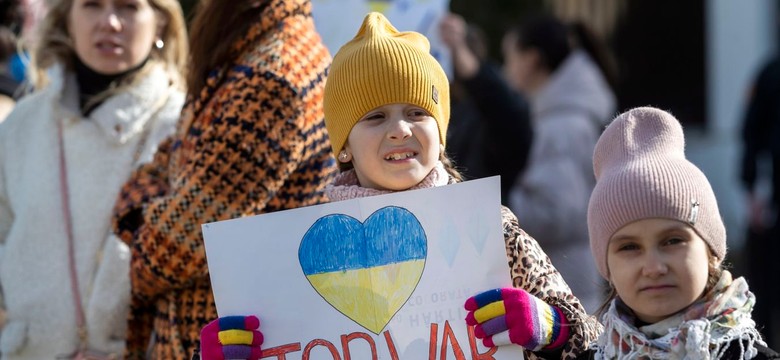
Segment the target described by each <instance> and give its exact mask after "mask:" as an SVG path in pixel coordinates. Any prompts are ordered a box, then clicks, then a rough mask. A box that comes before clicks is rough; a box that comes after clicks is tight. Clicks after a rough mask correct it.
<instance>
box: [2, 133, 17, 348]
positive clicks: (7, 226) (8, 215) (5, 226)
mask: <svg viewBox="0 0 780 360" xmlns="http://www.w3.org/2000/svg"><path fill="white" fill-rule="evenodd" d="M1 137H2V135H1V134H0V138H1ZM3 152H5V151H3ZM3 161H4V157H3V154H0V262H2V261H3V255H4V253H5V239H6V237H7V236H8V231H10V230H11V224H12V223H13V219H14V216H13V212H12V211H11V206H10V205H9V204H8V195H7V193H6V189H5V186H6V185H5V166H4V164H3ZM3 294H4V293H3V284H2V283H0V333H2V328H3V324H4V323H5V296H4V295H3Z"/></svg>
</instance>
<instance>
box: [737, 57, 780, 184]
mask: <svg viewBox="0 0 780 360" xmlns="http://www.w3.org/2000/svg"><path fill="white" fill-rule="evenodd" d="M778 81H780V59H776V60H773V61H772V62H770V63H769V64H767V65H765V66H764V67H763V68H762V69H761V71H760V72H759V74H758V76H757V77H756V80H755V83H754V84H753V89H752V91H751V96H750V99H749V100H748V104H747V110H746V112H745V118H744V120H743V127H742V143H743V145H744V149H743V153H742V168H741V169H740V171H741V174H740V179H741V180H742V185H743V186H744V188H745V189H746V190H748V191H749V192H752V191H753V187H754V185H755V182H756V177H757V172H758V162H759V157H760V155H761V154H762V153H764V152H766V151H768V150H769V145H770V144H771V141H772V136H773V131H772V125H773V123H774V122H775V121H778V119H777V116H778V115H779V114H780V107H779V106H778V105H777V97H778V95H780V85H778Z"/></svg>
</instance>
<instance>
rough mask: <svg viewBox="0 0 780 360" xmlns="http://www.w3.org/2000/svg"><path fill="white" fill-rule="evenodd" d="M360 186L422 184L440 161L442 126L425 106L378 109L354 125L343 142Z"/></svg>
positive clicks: (381, 187)
mask: <svg viewBox="0 0 780 360" xmlns="http://www.w3.org/2000/svg"><path fill="white" fill-rule="evenodd" d="M344 149H345V150H346V152H347V154H349V157H348V158H346V159H339V161H343V162H349V161H350V160H351V161H352V166H353V167H354V168H355V173H356V174H357V177H358V181H360V185H361V186H363V187H367V188H373V189H379V190H395V191H397V190H406V189H408V188H411V187H413V186H415V185H417V184H418V183H420V182H421V181H422V180H423V179H425V177H426V176H428V174H429V173H430V172H431V170H433V168H434V167H435V166H436V163H437V162H438V160H439V153H440V146H439V127H438V124H437V123H436V120H435V119H434V118H433V117H431V115H430V114H429V113H428V112H427V111H426V110H424V109H422V108H420V107H418V106H415V105H411V104H390V105H384V106H380V107H378V108H375V109H373V110H371V111H369V112H368V113H366V115H365V116H363V117H362V118H361V119H360V120H359V121H358V122H357V123H356V124H355V126H353V127H352V130H351V131H350V133H349V137H348V138H347V144H346V145H344Z"/></svg>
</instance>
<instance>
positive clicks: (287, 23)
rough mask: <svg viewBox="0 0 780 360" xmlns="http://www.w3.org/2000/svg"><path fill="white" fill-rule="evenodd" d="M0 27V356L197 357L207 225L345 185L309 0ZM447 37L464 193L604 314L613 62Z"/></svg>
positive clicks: (757, 279) (546, 22) (756, 138)
mask: <svg viewBox="0 0 780 360" xmlns="http://www.w3.org/2000/svg"><path fill="white" fill-rule="evenodd" d="M0 21H1V22H2V24H0V123H1V124H0V291H1V292H0V294H1V295H0V358H2V359H51V358H53V357H56V356H66V357H67V356H71V357H70V358H73V356H75V355H74V354H77V353H79V354H89V353H94V354H95V356H108V355H111V354H113V355H115V356H124V357H125V358H129V359H130V358H159V359H185V358H187V359H188V358H189V356H190V355H191V354H192V352H193V350H194V349H195V348H197V346H198V337H199V334H200V329H201V327H203V326H204V325H205V324H206V323H207V322H208V321H209V320H211V319H214V318H216V317H217V316H216V309H215V307H214V299H213V295H212V293H211V285H210V283H209V280H208V269H207V267H206V261H205V250H204V247H203V242H202V238H201V235H200V224H202V223H207V222H214V221H220V220H227V219H231V218H236V217H241V216H248V215H254V214H261V213H267V212H273V211H279V210H284V209H291V208H296V207H301V206H307V205H313V204H318V203H321V202H323V201H325V200H326V199H325V195H324V193H323V189H324V187H325V185H326V184H328V183H330V182H331V181H332V180H333V179H334V176H335V175H336V173H337V172H338V165H337V162H336V160H335V159H336V158H335V155H337V154H333V152H332V150H331V147H330V145H329V140H328V138H329V134H328V133H327V131H326V129H325V124H324V120H323V113H322V105H321V102H322V96H323V95H322V91H323V86H324V84H325V82H326V81H327V80H326V79H327V73H328V68H329V66H330V65H331V63H330V56H329V54H328V50H327V49H325V47H324V45H322V43H321V40H320V37H319V35H318V34H317V32H316V30H315V28H314V24H313V21H312V19H311V4H310V2H309V1H308V0H263V1H253V0H236V1H214V0H202V1H201V3H200V4H199V6H198V8H197V9H196V13H195V16H194V17H193V19H192V21H191V22H190V24H189V27H188V26H187V24H186V22H185V17H184V14H183V13H182V9H181V7H180V4H179V2H178V1H176V0H46V1H45V2H44V1H43V0H2V1H1V2H0ZM438 27H439V33H440V34H441V38H442V41H443V43H444V44H445V45H446V47H447V48H448V49H449V50H450V55H451V57H452V65H453V74H452V78H451V79H449V80H450V87H451V102H452V104H451V109H452V110H451V119H450V124H449V130H448V132H447V134H446V141H447V153H448V155H449V157H450V158H451V159H452V160H453V162H454V164H455V166H456V167H457V168H458V169H459V170H460V171H461V172H462V174H463V175H464V178H465V179H466V180H468V179H477V178H483V177H488V176H493V175H500V176H501V200H502V203H503V204H504V205H505V206H507V207H509V208H510V209H511V210H512V212H514V214H516V215H517V218H518V220H519V224H520V226H521V227H522V228H523V229H524V230H525V231H527V232H528V233H529V234H530V235H532V236H533V237H534V238H535V239H536V240H537V241H538V242H539V245H540V246H541V247H542V248H543V249H544V252H546V253H547V255H549V258H550V260H551V261H552V263H553V264H554V265H555V267H556V268H557V269H558V270H559V271H560V273H561V274H562V275H563V278H564V279H565V281H566V282H567V283H568V285H569V286H570V287H571V290H572V292H573V293H574V295H576V296H577V297H578V298H579V299H580V300H581V302H582V303H583V305H584V306H585V309H586V310H587V311H588V313H596V311H597V310H598V309H599V307H600V306H602V305H603V303H604V300H605V298H606V295H607V294H606V289H607V288H608V286H607V284H606V282H605V281H604V280H603V279H602V277H601V276H599V273H598V271H597V267H596V265H595V264H594V263H593V258H592V257H591V250H590V245H589V239H588V227H587V216H588V201H589V198H590V196H591V193H592V191H593V189H594V186H595V184H596V180H595V178H594V175H593V152H594V148H595V146H596V142H597V141H598V139H599V136H600V135H601V134H602V131H603V129H604V128H605V127H606V126H607V125H608V124H609V122H610V120H612V118H613V117H614V116H615V114H616V113H618V112H621V111H622V110H625V109H619V108H618V101H617V98H616V91H617V90H616V85H615V84H616V82H617V79H618V77H619V73H618V71H617V69H616V67H615V64H614V60H613V58H612V56H611V54H610V51H609V48H608V47H607V46H606V44H605V42H604V40H603V39H600V38H598V36H596V35H595V34H594V33H593V32H592V31H591V30H590V29H589V28H588V27H587V26H586V25H585V24H584V23H579V22H577V23H571V22H567V21H564V20H562V19H560V18H557V17H555V16H553V15H551V14H533V15H532V16H526V17H523V18H522V19H519V20H518V21H517V24H516V26H513V27H510V28H507V29H506V32H505V33H504V35H503V36H502V39H501V54H502V59H500V61H499V59H494V58H491V56H490V55H489V52H488V50H487V47H488V44H487V42H488V41H487V40H488V39H487V38H486V35H485V32H484V31H482V30H481V29H480V28H479V27H478V26H477V25H475V24H470V23H468V22H467V21H466V20H465V19H464V18H463V17H462V16H461V15H458V14H447V15H445V16H444V18H443V19H442V20H441V22H440V23H439V24H438ZM188 28H189V31H188ZM280 58H282V60H280ZM283 63H294V64H295V66H291V65H288V64H283ZM756 73H757V76H756V80H755V84H754V88H753V90H752V91H751V96H750V98H749V99H748V101H747V102H746V104H745V113H744V119H743V124H744V127H743V133H742V135H743V136H742V143H743V145H744V151H743V155H744V159H743V161H742V169H741V170H742V174H741V175H742V176H741V179H742V181H743V184H744V190H745V193H746V199H747V200H746V201H747V202H748V204H749V210H750V213H749V225H750V226H749V234H748V236H747V239H748V241H747V242H746V244H747V245H746V251H745V252H746V254H747V257H748V258H749V259H750V261H749V262H747V263H748V264H749V267H748V268H747V269H746V272H747V274H746V275H747V276H746V277H747V279H748V282H749V283H750V285H751V289H752V291H753V292H755V293H756V297H757V298H758V301H757V303H756V307H755V310H754V318H755V319H756V322H757V323H758V324H759V329H760V330H761V332H762V334H763V335H764V336H765V338H766V339H767V342H768V343H769V345H770V347H772V346H774V347H775V348H776V347H778V346H780V342H779V340H780V287H778V286H777V283H776V282H775V281H776V280H775V279H774V275H772V274H773V273H774V272H773V271H772V269H774V268H776V266H774V264H773V260H774V259H773V258H774V257H773V256H767V254H775V253H777V252H778V251H780V242H779V241H778V239H779V238H780V221H779V220H778V216H780V212H779V211H778V209H780V171H773V169H780V101H779V100H780V59H778V58H775V59H773V60H772V61H770V62H768V63H767V64H766V65H765V67H763V68H762V69H760V70H757V72H756ZM721 206H723V205H721Z"/></svg>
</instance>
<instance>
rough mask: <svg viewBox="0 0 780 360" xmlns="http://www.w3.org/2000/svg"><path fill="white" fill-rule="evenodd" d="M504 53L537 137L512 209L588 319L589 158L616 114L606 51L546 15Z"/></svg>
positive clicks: (595, 282) (597, 297) (512, 33)
mask: <svg viewBox="0 0 780 360" xmlns="http://www.w3.org/2000/svg"><path fill="white" fill-rule="evenodd" d="M502 48H503V54H504V71H505V74H506V76H507V79H508V81H509V82H510V83H511V84H512V86H513V87H514V88H515V89H516V90H518V91H521V92H522V93H523V94H525V95H526V96H527V97H528V99H529V101H530V104H531V119H532V123H531V124H532V128H533V133H534V135H533V144H532V147H531V153H530V156H529V160H528V165H527V166H526V168H525V170H524V171H523V173H522V174H520V176H519V178H518V179H517V182H516V183H515V185H514V186H513V187H512V190H511V191H510V193H509V207H510V208H511V209H512V211H514V212H515V213H516V214H517V218H518V219H519V221H520V225H521V226H523V227H524V228H525V229H526V231H528V233H529V234H530V235H531V236H533V237H535V238H536V239H538V241H539V244H540V245H541V246H542V248H543V249H544V251H545V252H546V253H547V254H548V255H549V256H550V258H551V259H552V262H553V264H554V265H555V267H556V268H558V270H559V271H560V272H561V274H563V277H564V279H565V280H566V282H567V283H568V284H569V286H571V288H572V291H573V292H574V295H576V296H577V297H578V298H579V299H580V300H581V301H582V302H583V304H584V305H585V308H586V309H587V310H588V312H592V311H595V310H596V308H597V307H598V306H599V304H600V303H601V299H602V293H603V291H602V289H603V287H602V286H601V285H602V281H601V279H600V278H599V276H598V274H597V273H596V270H595V267H594V266H593V263H592V261H593V260H592V258H591V257H590V247H589V242H588V229H587V209H588V199H589V198H590V193H591V191H592V190H593V187H594V185H595V178H594V175H593V167H592V158H593V149H594V147H595V144H596V141H597V140H598V137H599V135H600V134H601V131H602V129H603V128H604V126H605V124H606V123H607V122H608V121H609V120H610V119H611V117H612V115H613V114H614V112H615V108H616V99H615V95H614V94H613V92H612V90H611V85H610V84H614V76H613V69H612V68H611V65H610V62H609V61H608V59H609V57H608V56H607V53H606V48H605V47H604V45H603V44H602V43H600V42H599V41H598V40H597V39H596V38H595V36H593V34H591V33H590V32H589V31H588V29H586V28H585V26H584V25H582V24H572V25H567V24H565V23H564V22H562V21H561V20H559V19H557V18H554V17H552V16H549V15H538V16H535V17H533V18H529V19H528V20H527V21H525V22H523V23H521V24H520V25H519V26H517V27H515V28H512V29H510V30H509V31H508V32H506V34H505V36H504V38H503V41H502Z"/></svg>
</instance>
